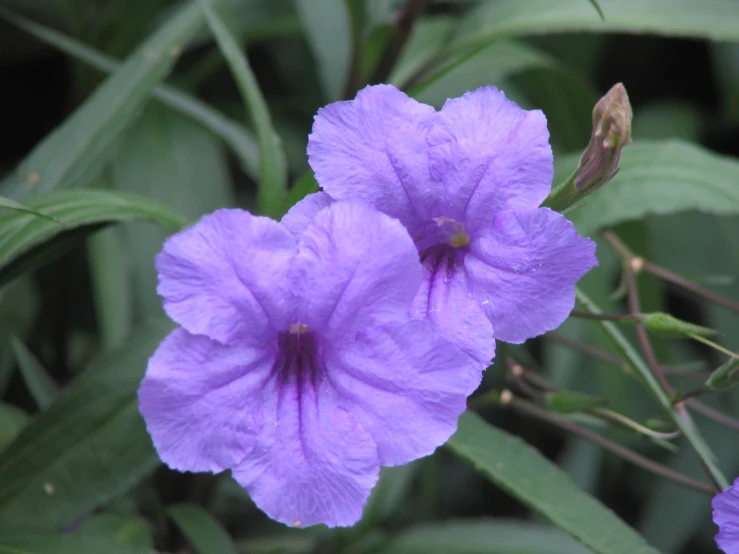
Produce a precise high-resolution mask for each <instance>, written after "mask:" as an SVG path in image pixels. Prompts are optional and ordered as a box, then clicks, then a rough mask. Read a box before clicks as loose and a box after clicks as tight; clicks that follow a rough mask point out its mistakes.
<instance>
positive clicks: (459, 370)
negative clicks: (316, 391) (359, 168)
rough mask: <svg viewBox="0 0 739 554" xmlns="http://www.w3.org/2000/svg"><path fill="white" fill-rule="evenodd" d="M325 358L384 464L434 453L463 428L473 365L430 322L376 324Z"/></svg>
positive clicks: (335, 384) (346, 404) (337, 386)
mask: <svg viewBox="0 0 739 554" xmlns="http://www.w3.org/2000/svg"><path fill="white" fill-rule="evenodd" d="M324 355H325V358H324V360H325V364H326V368H327V375H328V379H329V382H330V383H331V385H332V386H333V387H334V388H335V389H336V391H337V394H338V397H339V398H340V399H341V402H342V403H343V405H344V407H345V408H346V409H347V410H349V411H350V412H351V413H352V414H354V416H355V417H357V419H359V421H360V422H361V424H362V425H363V427H364V428H365V429H367V430H368V431H369V432H370V434H371V435H372V437H373V439H374V441H375V443H376V444H377V451H378V453H379V456H380V462H381V463H382V465H399V464H404V463H407V462H409V461H411V460H414V459H416V458H419V457H421V456H426V455H428V454H431V453H432V452H433V451H434V450H435V449H436V447H438V446H440V445H442V444H444V442H446V440H447V439H448V438H449V437H450V436H451V435H452V433H454V431H455V430H456V428H457V420H458V418H459V416H460V414H461V413H462V412H463V411H464V410H465V406H466V398H467V388H468V381H467V379H465V378H464V377H465V376H466V375H468V374H469V373H470V372H471V370H470V360H469V358H468V357H467V356H466V355H465V354H464V353H462V351H461V350H459V349H458V348H456V347H455V346H454V345H452V344H451V343H449V342H448V341H446V340H444V339H443V338H441V337H439V336H438V335H437V334H436V333H435V332H434V330H433V327H432V326H431V324H429V323H428V322H426V321H420V320H412V321H409V322H407V323H389V324H386V325H382V326H369V327H367V328H366V329H360V330H357V331H356V332H355V333H354V334H353V335H352V336H347V337H346V338H345V340H344V342H343V343H342V344H339V345H335V346H334V347H333V348H327V349H326V352H325V354H324ZM477 368H478V369H477V370H478V378H477V380H478V382H479V374H480V373H481V372H482V369H484V366H480V365H479V364H478V366H477Z"/></svg>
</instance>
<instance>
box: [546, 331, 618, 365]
mask: <svg viewBox="0 0 739 554" xmlns="http://www.w3.org/2000/svg"><path fill="white" fill-rule="evenodd" d="M544 336H545V337H546V338H548V339H552V340H553V341H556V342H559V343H561V344H563V345H565V346H569V347H570V348H574V349H575V350H579V351H580V352H583V353H584V354H587V355H589V356H592V357H593V358H598V359H599V360H602V361H604V362H606V363H609V364H613V365H615V366H618V367H620V368H622V369H624V368H628V364H626V361H624V359H623V358H621V357H620V356H616V355H615V354H611V353H610V352H608V351H606V350H602V349H600V348H596V347H595V346H590V345H589V344H585V343H584V342H580V341H578V340H575V339H571V338H570V337H566V336H564V335H560V334H559V333H553V332H550V333H547V334H546V335H544Z"/></svg>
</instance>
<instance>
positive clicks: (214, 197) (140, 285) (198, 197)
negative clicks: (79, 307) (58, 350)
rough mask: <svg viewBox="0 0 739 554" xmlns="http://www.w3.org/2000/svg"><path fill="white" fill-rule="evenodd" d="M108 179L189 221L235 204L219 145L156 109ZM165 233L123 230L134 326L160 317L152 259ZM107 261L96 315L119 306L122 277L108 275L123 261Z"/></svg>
mask: <svg viewBox="0 0 739 554" xmlns="http://www.w3.org/2000/svg"><path fill="white" fill-rule="evenodd" d="M109 175H110V184H111V185H112V187H113V188H115V189H118V190H121V191H124V192H127V193H133V194H137V195H140V196H142V197H143V196H146V197H148V198H151V199H152V200H155V201H158V202H161V203H162V204H163V205H166V206H169V207H171V208H174V209H175V210H177V212H178V213H180V214H182V215H184V216H185V217H186V218H187V219H188V220H191V221H195V220H197V219H199V218H200V216H202V215H203V214H205V213H208V212H211V211H213V210H216V209H218V208H222V207H226V206H232V205H233V203H234V199H233V195H232V192H231V179H230V176H229V174H228V165H227V160H226V157H225V155H224V152H223V150H222V148H220V146H219V144H218V142H217V141H216V140H215V139H214V138H213V137H212V136H211V135H210V134H208V133H206V132H204V131H203V130H202V129H201V128H200V127H198V126H197V125H195V124H193V123H192V122H191V121H189V120H188V119H185V118H183V117H182V116H180V115H178V114H175V113H172V112H171V111H169V110H165V109H163V108H161V107H160V106H149V108H148V109H147V110H146V111H145V112H144V114H143V116H142V117H141V118H140V119H139V121H137V122H136V124H135V125H134V126H133V127H131V129H130V130H129V132H128V133H126V135H125V141H124V142H123V144H121V146H120V149H119V151H118V155H117V156H116V158H115V160H113V162H112V163H111V165H110V172H109ZM169 234H170V233H169V232H168V231H167V230H165V229H162V228H159V227H155V226H153V225H151V224H148V223H144V222H135V223H132V224H129V225H126V226H125V227H124V228H123V229H121V235H122V240H121V241H120V243H121V248H122V249H123V250H122V252H123V255H124V258H129V259H130V261H131V272H130V273H129V275H128V276H129V277H131V278H132V282H131V286H132V295H133V298H132V306H131V308H132V309H133V310H134V314H133V316H134V321H135V320H136V319H138V320H145V319H146V318H148V317H155V316H158V315H160V314H161V313H162V312H161V307H160V306H161V301H160V299H159V297H158V296H157V294H156V287H157V275H156V270H155V268H154V257H155V256H156V255H157V253H158V252H159V251H160V250H161V249H162V243H163V242H164V239H166V238H167V236H168V235H169ZM112 240H113V239H110V241H112ZM110 241H109V242H110ZM107 254H110V253H109V252H108V253H106V254H105V255H107ZM110 261H111V262H112V264H113V265H112V266H110V267H111V269H110V274H109V275H108V278H109V281H108V282H107V283H103V282H102V281H101V279H102V278H104V276H103V275H102V274H96V280H95V284H96V287H103V288H105V289H106V290H107V291H108V292H107V295H106V296H105V297H97V298H96V302H98V313H102V312H103V311H105V312H106V313H107V312H112V310H113V309H114V305H115V304H116V303H118V302H120V300H114V299H112V297H113V296H116V295H117V294H118V293H117V290H116V289H117V285H116V282H117V281H118V280H120V278H121V276H120V275H115V274H113V273H112V272H113V271H114V270H115V267H116V266H117V265H120V263H121V259H120V258H119V259H117V260H116V259H113V260H110ZM96 263H102V260H96ZM100 269H101V270H103V271H107V270H104V269H103V268H100ZM116 315H118V316H120V315H121V314H120V312H119V313H118V314H116V313H110V314H109V315H106V316H105V319H112V318H113V317H116Z"/></svg>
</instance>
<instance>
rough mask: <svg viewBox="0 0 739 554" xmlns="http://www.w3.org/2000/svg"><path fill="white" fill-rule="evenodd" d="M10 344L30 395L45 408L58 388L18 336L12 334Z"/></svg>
mask: <svg viewBox="0 0 739 554" xmlns="http://www.w3.org/2000/svg"><path fill="white" fill-rule="evenodd" d="M10 344H11V345H12V346H13V352H14V353H15V359H16V360H17V361H18V367H19V369H20V372H21V375H22V376H23V381H25V383H26V386H27V387H28V390H29V392H30V393H31V396H33V399H34V400H35V401H36V404H37V405H38V407H39V408H41V409H42V410H44V409H46V408H47V407H48V406H49V405H50V404H51V403H52V402H53V401H54V399H55V398H56V396H57V394H59V388H58V387H57V385H56V383H55V382H54V381H53V380H52V379H51V377H49V375H48V374H47V373H46V370H45V369H44V368H43V366H42V365H41V363H40V362H39V361H38V359H36V356H34V355H33V354H32V353H31V351H30V350H28V348H26V345H25V344H23V342H22V341H21V340H20V339H19V338H18V337H16V336H12V337H11V338H10Z"/></svg>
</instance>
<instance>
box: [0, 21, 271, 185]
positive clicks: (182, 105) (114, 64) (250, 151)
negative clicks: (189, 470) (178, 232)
mask: <svg viewBox="0 0 739 554" xmlns="http://www.w3.org/2000/svg"><path fill="white" fill-rule="evenodd" d="M0 16H3V17H5V18H6V20H7V21H8V22H10V23H12V24H13V25H16V26H17V27H19V28H20V29H23V30H24V31H26V32H28V33H29V34H31V35H33V36H34V37H36V38H37V39H39V40H42V41H44V42H46V43H47V44H49V45H51V46H53V47H55V48H58V49H59V50H60V51H62V52H64V53H65V54H68V55H69V56H72V57H74V58H75V59H77V60H80V61H82V62H84V63H86V64H89V65H90V66H92V67H94V68H96V69H98V70H100V71H104V72H106V73H113V72H115V71H118V69H119V68H120V67H121V64H120V62H118V61H117V60H115V59H114V58H111V57H110V56H107V55H106V54H104V53H102V52H99V51H98V50H95V49H94V48H91V47H89V46H86V45H85V44H83V43H81V42H78V41H76V40H74V39H73V38H70V37H68V36H66V35H64V34H62V33H60V32H58V31H56V30H54V29H51V28H49V27H45V26H43V25H39V24H37V23H34V22H33V21H30V20H28V19H25V18H23V17H19V16H16V15H10V14H5V15H3V12H0ZM152 97H153V98H155V99H156V100H158V101H159V102H161V103H162V104H163V105H165V106H167V107H169V108H171V109H172V110H174V111H176V112H178V113H180V114H181V115H184V116H185V117H188V118H190V119H192V120H193V121H195V122H196V123H199V124H200V125H202V126H203V128H205V129H207V130H208V131H210V132H211V133H213V134H214V135H215V136H217V137H220V138H221V139H223V141H224V142H225V143H226V144H227V145H228V146H230V147H231V149H232V150H233V152H234V153H235V154H236V155H237V156H238V157H239V160H240V161H241V164H242V167H243V169H244V170H245V171H246V172H247V173H248V174H249V176H250V177H253V178H257V176H258V175H259V146H258V145H257V141H256V139H255V138H254V136H253V135H252V133H251V132H250V131H249V130H248V129H246V128H245V127H244V126H243V125H241V124H240V123H238V122H236V121H234V120H233V119H231V118H229V117H227V116H225V115H223V114H222V113H221V112H219V111H218V110H216V109H214V108H213V107H211V106H210V105H208V104H206V103H205V102H202V101H201V100H199V99H197V98H195V97H194V96H192V95H190V94H187V93H185V92H182V91H180V90H177V89H176V88H174V87H171V86H168V85H159V86H157V87H156V88H155V89H154V90H153V92H152ZM124 146H125V144H124Z"/></svg>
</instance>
